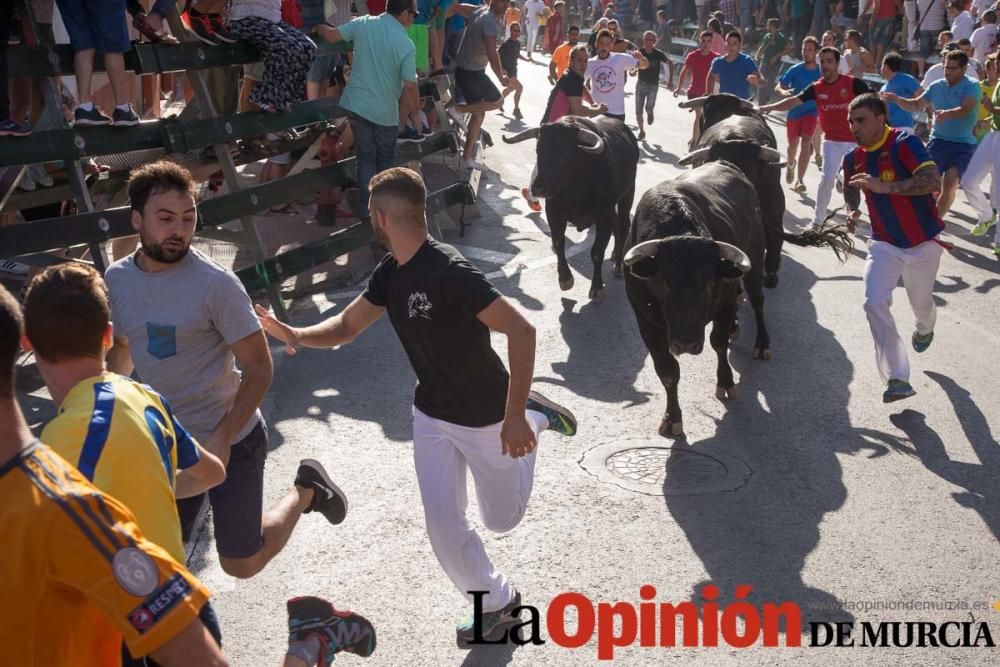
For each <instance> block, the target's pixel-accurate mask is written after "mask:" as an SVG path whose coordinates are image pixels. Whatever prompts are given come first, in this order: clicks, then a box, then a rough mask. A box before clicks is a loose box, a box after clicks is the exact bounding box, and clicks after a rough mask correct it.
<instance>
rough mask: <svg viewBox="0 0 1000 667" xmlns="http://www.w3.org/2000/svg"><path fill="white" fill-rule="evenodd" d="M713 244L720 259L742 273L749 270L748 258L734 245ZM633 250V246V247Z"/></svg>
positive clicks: (722, 242)
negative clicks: (717, 247) (717, 248)
mask: <svg viewBox="0 0 1000 667" xmlns="http://www.w3.org/2000/svg"><path fill="white" fill-rule="evenodd" d="M715 244H716V245H717V246H719V255H721V256H722V259H725V260H728V261H730V262H732V263H733V264H735V265H736V268H737V269H739V270H740V271H741V272H742V273H746V272H747V271H749V270H750V258H749V257H747V254H746V253H745V252H743V251H742V250H740V249H739V248H737V247H736V246H734V245H731V244H729V243H726V242H725V241H716V242H715ZM633 250H635V248H633ZM625 263H626V264H627V263H628V258H627V257H626V258H625Z"/></svg>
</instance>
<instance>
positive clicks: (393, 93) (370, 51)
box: [317, 0, 420, 218]
mask: <svg viewBox="0 0 1000 667" xmlns="http://www.w3.org/2000/svg"><path fill="white" fill-rule="evenodd" d="M413 2H414V0H389V2H388V4H387V8H386V12H385V13H383V14H379V15H378V16H371V15H368V16H359V17H358V18H356V19H353V20H351V21H349V22H347V23H345V24H343V25H341V26H339V27H337V28H334V27H332V26H319V28H318V29H317V30H318V32H319V34H320V36H321V37H323V38H324V39H326V40H327V41H329V42H337V41H340V40H346V41H350V42H353V43H354V62H353V64H352V69H351V71H352V76H351V80H350V81H349V82H348V83H347V86H346V88H345V89H344V92H343V94H342V95H341V97H340V106H342V107H343V108H345V109H347V111H348V112H349V113H348V115H349V117H350V119H351V130H352V133H353V135H354V146H355V153H356V155H357V169H358V191H359V198H358V200H357V201H354V202H352V209H355V212H356V213H358V214H359V217H365V218H367V217H368V216H367V208H368V182H369V181H370V180H371V179H372V177H373V176H375V174H377V173H379V172H380V171H385V170H386V169H389V168H390V167H393V166H395V164H396V139H397V138H398V137H399V117H400V114H402V115H404V116H406V115H410V114H417V113H418V111H419V106H420V94H419V93H418V92H417V71H416V64H415V57H416V47H415V46H414V45H413V42H412V41H411V40H410V38H409V37H408V36H407V29H408V28H409V27H410V25H411V22H412V21H413V17H414V16H415V15H416V8H415V7H414V4H413Z"/></svg>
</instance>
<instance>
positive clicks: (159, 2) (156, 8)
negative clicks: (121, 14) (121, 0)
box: [125, 0, 177, 18]
mask: <svg viewBox="0 0 1000 667" xmlns="http://www.w3.org/2000/svg"><path fill="white" fill-rule="evenodd" d="M176 4H177V0H156V2H154V3H153V6H152V7H151V8H150V10H149V11H150V13H152V12H156V13H157V14H159V15H160V16H161V17H162V18H167V14H169V13H170V10H171V9H173V8H174V5H176ZM125 9H127V10H128V13H129V14H131V15H132V16H135V15H136V14H139V13H142V12H144V11H145V10H144V9H143V8H142V5H141V4H140V3H139V0H125Z"/></svg>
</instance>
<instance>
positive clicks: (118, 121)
mask: <svg viewBox="0 0 1000 667" xmlns="http://www.w3.org/2000/svg"><path fill="white" fill-rule="evenodd" d="M112 119H114V121H115V127H132V126H133V125H138V124H139V116H137V115H136V113H135V111H133V110H132V105H131V104H130V105H128V109H119V108H118V107H115V111H114V114H112Z"/></svg>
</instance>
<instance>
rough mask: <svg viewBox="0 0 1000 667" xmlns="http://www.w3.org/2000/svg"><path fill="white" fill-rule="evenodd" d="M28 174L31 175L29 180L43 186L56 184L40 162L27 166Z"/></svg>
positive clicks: (47, 186)
mask: <svg viewBox="0 0 1000 667" xmlns="http://www.w3.org/2000/svg"><path fill="white" fill-rule="evenodd" d="M28 175H30V176H31V180H33V181H34V182H35V183H37V184H38V185H40V186H42V187H43V188H51V187H52V186H53V185H55V184H56V182H55V181H54V180H53V179H52V177H51V176H49V172H47V171H45V167H43V166H42V165H40V164H33V165H31V166H30V167H28Z"/></svg>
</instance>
